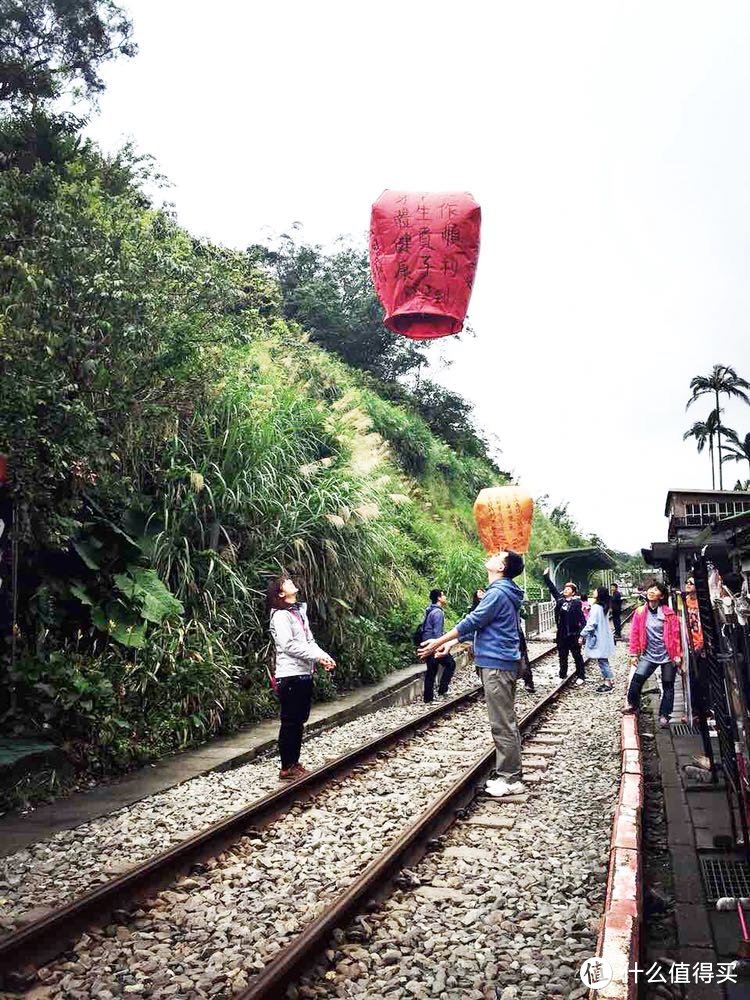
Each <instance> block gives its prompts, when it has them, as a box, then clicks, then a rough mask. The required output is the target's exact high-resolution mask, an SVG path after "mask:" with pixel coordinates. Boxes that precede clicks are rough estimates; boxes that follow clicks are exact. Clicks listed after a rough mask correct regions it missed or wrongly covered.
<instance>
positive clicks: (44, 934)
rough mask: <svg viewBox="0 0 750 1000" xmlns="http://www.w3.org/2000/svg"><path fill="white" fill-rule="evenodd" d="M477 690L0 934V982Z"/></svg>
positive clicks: (13, 984)
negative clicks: (4, 935)
mask: <svg viewBox="0 0 750 1000" xmlns="http://www.w3.org/2000/svg"><path fill="white" fill-rule="evenodd" d="M554 649H555V647H554V646H550V647H549V648H548V649H546V650H544V651H543V652H541V653H540V654H538V655H537V656H536V657H535V658H534V659H533V660H532V663H533V664H536V663H539V662H540V661H542V660H543V659H545V658H546V657H547V656H549V655H551V654H552V653H553V652H554ZM481 693H482V688H481V686H480V685H477V686H475V687H474V688H472V689H471V690H469V691H468V692H464V693H462V694H459V695H457V696H455V697H453V698H450V699H448V700H447V701H444V702H441V703H440V704H438V705H437V706H436V707H435V708H433V709H431V710H429V711H427V712H425V713H424V714H422V715H420V716H417V717H416V718H414V719H411V720H409V721H408V722H406V723H404V724H403V725H401V726H398V727H396V728H395V729H393V730H391V731H390V732H387V733H385V734H383V735H381V736H378V737H377V738H376V739H373V740H371V741H370V742H368V743H365V744H362V745H361V746H359V747H357V748H355V749H353V750H351V751H349V752H347V753H344V754H342V755H341V756H339V757H337V758H336V759H334V760H332V761H330V762H329V763H327V764H325V765H324V766H322V767H320V768H318V769H316V770H315V771H313V772H312V773H311V774H309V775H307V776H305V777H303V778H299V779H297V780H296V781H293V782H289V783H287V784H285V785H282V786H281V787H279V788H277V789H275V790H274V791H272V792H270V793H268V794H267V795H264V796H262V797H261V798H259V799H257V800H256V801H254V802H252V803H251V804H250V805H248V806H247V807H245V808H243V809H241V810H238V811H237V812H235V813H233V814H231V815H229V816H227V817H226V818H224V819H222V820H220V821H219V822H217V823H214V824H211V825H210V826H208V827H206V828H205V829H204V830H202V831H201V832H199V833H197V834H195V835H194V836H191V837H189V838H187V839H186V840H183V841H181V842H179V843H178V844H176V845H174V846H173V847H171V848H169V849H168V850H166V851H163V852H161V853H159V854H157V855H155V856H153V857H151V858H149V859H148V860H146V861H144V862H142V863H139V864H136V865H134V866H133V867H132V868H131V869H130V870H129V871H127V872H125V873H124V874H122V875H119V876H117V877H116V878H114V879H111V880H109V881H107V882H105V883H104V884H103V885H100V886H97V887H96V888H94V889H92V890H90V891H88V892H86V893H84V894H83V895H81V896H79V897H78V898H76V899H74V900H72V901H71V902H69V903H67V904H65V905H63V906H61V907H58V908H56V909H54V910H52V911H51V912H50V913H48V914H46V915H45V916H43V917H42V918H41V919H38V920H34V921H33V922H31V923H29V924H27V925H26V926H24V927H22V928H21V929H19V930H17V931H14V932H12V933H11V934H9V935H7V936H6V937H5V938H3V939H0V983H2V984H3V985H5V986H6V987H7V988H14V989H16V990H19V989H20V990H22V989H24V988H27V987H28V985H29V984H30V983H32V982H34V980H35V975H34V970H36V969H37V968H39V967H40V966H42V965H44V964H45V963H46V962H49V961H50V960H51V959H53V958H55V957H56V956H57V955H59V954H61V953H62V952H64V951H65V949H66V948H67V947H68V946H69V945H70V944H71V942H73V941H74V940H75V939H76V938H77V937H78V936H79V935H80V934H82V933H83V932H84V931H85V930H86V929H87V928H88V927H90V926H91V925H93V924H101V923H102V922H103V921H106V920H107V919H108V918H109V917H110V916H111V915H112V914H113V913H117V912H124V911H127V910H128V909H129V908H130V909H132V908H133V906H135V905H136V904H137V903H138V902H139V901H141V900H143V899H145V898H147V897H150V896H152V895H153V894H154V891H155V890H158V889H160V888H163V887H165V886H168V885H171V884H172V883H173V882H174V881H175V879H176V878H178V877H179V876H180V875H183V874H185V873H187V872H189V871H191V870H192V869H194V868H195V866H196V865H202V864H204V863H206V862H207V861H209V860H210V859H211V858H214V857H216V856H217V855H219V854H221V853H222V852H223V851H225V850H226V849H227V848H229V847H231V846H232V845H233V844H234V843H235V842H236V841H237V840H238V839H239V838H241V837H242V836H243V834H244V833H245V832H246V831H248V830H259V829H263V828H265V827H267V826H269V825H270V824H271V823H273V822H274V821H275V820H277V819H278V818H279V817H281V816H283V815H285V813H286V812H287V811H288V810H289V809H290V808H291V807H292V806H296V805H299V804H300V803H303V802H306V801H308V800H309V799H310V798H311V797H312V796H314V795H316V794H318V793H319V792H320V791H321V790H322V789H323V788H325V787H326V786H328V785H329V784H330V783H331V782H333V781H335V780H337V779H341V778H342V777H344V776H346V775H347V774H350V773H351V772H352V771H353V770H354V769H355V768H357V767H358V766H359V765H361V764H362V763H364V762H365V761H368V760H372V759H373V758H375V757H376V756H377V755H378V754H380V753H382V752H384V751H387V750H388V749H389V748H391V747H393V746H395V745H396V744H398V743H399V742H401V741H403V740H404V739H405V738H408V737H409V736H411V735H412V734H415V733H418V732H419V731H420V730H422V729H424V728H425V727H429V726H430V725H432V724H433V723H435V722H436V721H438V720H440V719H443V718H446V717H448V716H449V715H451V714H452V713H453V712H455V711H456V710H460V709H461V708H463V707H465V706H469V705H472V704H473V703H475V702H476V701H477V700H478V699H479V697H480V696H481Z"/></svg>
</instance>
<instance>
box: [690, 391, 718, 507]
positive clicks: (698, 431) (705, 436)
mask: <svg viewBox="0 0 750 1000" xmlns="http://www.w3.org/2000/svg"><path fill="white" fill-rule="evenodd" d="M720 423H721V417H720V416H719V413H718V411H716V410H711V412H710V413H709V415H708V419H707V420H698V421H696V423H694V424H693V426H692V427H691V428H690V430H689V431H685V433H684V434H683V435H682V440H683V441H687V439H688V438H691V437H692V438H695V444H696V447H697V449H698V454H700V453H701V452H702V451H703V449H704V448H705V447H706V444H708V453H709V455H710V456H711V489H712V490H715V489H716V467H715V465H714V435H715V434H716V430H717V428H718V427H719V426H720Z"/></svg>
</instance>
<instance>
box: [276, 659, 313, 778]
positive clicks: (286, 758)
mask: <svg viewBox="0 0 750 1000" xmlns="http://www.w3.org/2000/svg"><path fill="white" fill-rule="evenodd" d="M312 689H313V680H312V677H311V676H310V675H307V676H300V677H279V679H278V681H277V687H276V693H277V694H278V696H279V701H280V702H281V726H280V727H279V754H280V756H281V766H282V768H287V767H292V766H293V765H294V764H299V753H300V749H301V748H302V730H303V729H304V728H305V723H306V722H307V720H308V719H309V718H310V705H311V704H312Z"/></svg>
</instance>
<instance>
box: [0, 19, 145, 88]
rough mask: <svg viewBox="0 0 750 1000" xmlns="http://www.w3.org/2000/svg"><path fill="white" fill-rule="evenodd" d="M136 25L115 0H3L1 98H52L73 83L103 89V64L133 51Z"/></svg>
mask: <svg viewBox="0 0 750 1000" xmlns="http://www.w3.org/2000/svg"><path fill="white" fill-rule="evenodd" d="M132 30H133V26H132V24H131V22H130V20H129V19H128V17H127V15H126V14H125V13H124V12H123V10H122V9H121V8H120V7H119V6H118V4H116V3H115V2H114V0H0V101H7V102H9V103H10V104H11V105H13V106H14V107H15V108H22V107H28V106H29V105H30V106H32V107H35V106H37V105H38V104H39V103H40V102H45V101H50V100H53V99H54V98H56V97H59V96H60V94H61V93H62V92H63V91H64V90H65V88H66V87H68V86H77V87H79V88H80V89H81V90H82V92H83V94H84V95H85V96H87V97H95V96H96V94H98V93H100V92H101V91H102V90H103V89H104V84H103V82H102V79H101V77H100V76H99V72H98V71H99V67H100V66H101V64H102V63H104V62H107V61H108V60H110V59H113V58H115V57H116V56H118V55H124V56H133V55H135V52H136V46H135V44H134V43H133V41H132Z"/></svg>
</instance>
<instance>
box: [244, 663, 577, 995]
mask: <svg viewBox="0 0 750 1000" xmlns="http://www.w3.org/2000/svg"><path fill="white" fill-rule="evenodd" d="M574 676H575V674H570V675H568V677H566V678H565V679H564V680H561V681H560V683H559V684H558V685H557V687H556V688H554V689H553V690H552V691H551V692H550V693H549V694H548V695H547V696H546V697H545V698H543V699H542V700H541V701H540V702H539V703H538V704H537V705H535V706H534V707H533V708H532V709H530V710H529V711H528V712H527V713H526V715H525V716H524V717H523V718H522V719H521V720H520V722H519V729H521V730H522V731H523V730H526V729H528V728H529V726H530V725H531V724H532V723H533V722H534V721H536V719H537V718H538V717H539V716H540V715H541V714H542V712H544V711H546V709H547V708H549V706H550V705H551V704H553V703H554V702H555V701H557V699H558V698H559V696H560V695H561V693H562V692H563V690H564V689H565V688H566V687H567V686H568V685H569V684H570V682H571V680H572V679H573V677H574ZM494 759H495V748H494V747H493V748H492V749H490V750H488V751H486V752H485V753H483V754H482V756H481V757H479V758H478V759H477V760H475V762H474V763H473V764H472V765H471V767H470V768H469V769H468V770H466V771H465V772H464V773H463V774H462V775H461V777H460V778H458V779H457V780H456V781H455V782H454V783H453V784H452V785H451V786H450V788H448V789H447V790H446V791H445V792H444V793H443V794H442V795H441V796H440V798H438V799H436V800H435V801H434V802H433V803H432V804H431V805H430V806H429V807H428V808H427V809H426V810H425V811H424V812H423V813H422V815H421V816H420V817H419V819H418V820H417V821H416V822H415V823H413V824H412V825H411V826H410V827H409V828H408V829H407V830H405V831H404V833H402V834H401V836H400V837H399V838H398V839H397V840H396V841H395V842H394V843H393V844H392V845H391V846H390V847H389V848H387V849H386V850H385V851H383V852H382V854H380V856H379V857H377V858H376V859H375V861H373V862H372V863H371V864H370V865H368V867H367V868H366V869H365V870H364V871H363V872H362V874H361V875H360V876H359V877H358V878H357V880H356V881H355V882H354V883H353V884H352V885H351V886H350V887H349V888H348V889H347V890H346V891H345V892H344V893H342V895H341V896H339V898H338V899H337V900H336V902H334V903H333V905H332V906H330V907H329V908H328V909H327V910H326V911H325V913H323V914H321V915H320V916H319V917H317V918H316V919H315V920H314V921H312V923H310V924H308V926H307V927H306V928H305V929H304V930H303V931H302V932H301V933H300V934H299V935H298V936H297V937H296V938H295V939H294V940H293V941H292V943H291V944H289V945H288V946H287V947H286V948H284V949H283V950H282V951H280V952H279V953H278V954H277V956H276V957H274V958H272V959H271V961H270V962H269V963H268V964H267V965H266V967H265V968H264V969H263V971H262V972H260V973H259V974H258V976H257V977H256V978H255V979H254V980H253V982H252V983H251V984H250V985H249V986H248V988H247V989H246V990H243V991H242V992H241V993H239V994H238V995H237V997H236V998H235V1000H278V998H279V997H282V996H283V995H284V991H285V989H286V987H287V986H289V985H290V983H292V982H294V981H295V980H296V979H298V978H299V976H300V975H301V974H302V972H303V971H304V970H305V969H306V968H308V967H309V966H310V965H311V964H312V963H313V961H314V960H315V959H316V958H318V957H319V956H320V955H321V953H322V951H323V948H324V945H325V942H326V940H327V939H328V937H329V936H330V934H331V932H332V931H333V930H334V928H336V927H341V926H343V925H344V924H345V923H346V922H347V921H348V920H350V919H351V918H352V917H353V916H354V914H355V913H357V912H358V910H360V909H362V904H363V903H364V902H365V901H366V900H369V899H370V898H371V897H373V896H376V897H377V896H383V895H384V894H385V892H386V891H387V890H386V887H387V885H388V884H389V882H390V881H392V880H393V878H394V876H395V875H397V874H398V873H399V872H400V871H401V870H402V869H403V868H405V867H408V866H409V865H410V864H414V863H415V862H416V861H418V860H419V859H420V858H421V857H423V856H424V854H425V853H426V850H427V841H428V840H430V839H431V838H433V837H434V836H435V835H436V834H439V833H442V832H443V831H444V830H446V829H448V827H450V826H451V825H452V824H453V823H454V822H455V819H456V813H457V812H459V811H460V810H461V809H463V808H465V806H466V805H467V804H468V803H469V802H470V801H471V800H472V799H473V798H474V796H475V794H476V785H477V784H478V782H480V781H482V780H483V779H484V778H485V776H486V775H487V774H488V772H489V771H490V770H491V769H492V765H493V761H494Z"/></svg>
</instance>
